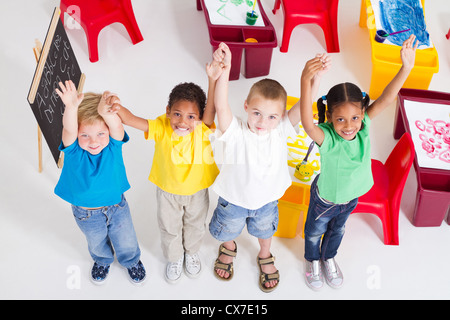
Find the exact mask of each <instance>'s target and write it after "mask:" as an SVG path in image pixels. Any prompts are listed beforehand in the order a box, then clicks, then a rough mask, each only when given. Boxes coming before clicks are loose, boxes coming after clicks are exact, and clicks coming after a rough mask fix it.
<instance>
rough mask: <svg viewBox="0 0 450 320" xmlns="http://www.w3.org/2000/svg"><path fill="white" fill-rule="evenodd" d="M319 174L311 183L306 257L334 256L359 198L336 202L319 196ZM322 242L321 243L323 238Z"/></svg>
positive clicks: (306, 224) (312, 258) (309, 259)
mask: <svg viewBox="0 0 450 320" xmlns="http://www.w3.org/2000/svg"><path fill="white" fill-rule="evenodd" d="M318 178H319V176H317V177H316V178H315V179H314V181H313V183H312V184H311V195H310V200H309V207H308V216H307V218H306V223H305V259H306V260H308V261H313V260H319V259H323V260H327V259H331V258H334V257H335V256H336V254H337V250H338V248H339V246H340V244H341V241H342V238H343V237H344V232H345V222H346V221H347V219H348V217H349V216H350V214H351V213H352V211H353V209H355V207H356V205H357V204H358V198H356V199H353V200H351V201H349V202H348V203H343V204H335V203H332V202H329V201H326V200H323V199H322V198H320V197H319V193H318V189H317V179H318ZM322 235H323V239H322V244H321V241H320V240H321V238H322Z"/></svg>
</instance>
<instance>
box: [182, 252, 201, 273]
mask: <svg viewBox="0 0 450 320" xmlns="http://www.w3.org/2000/svg"><path fill="white" fill-rule="evenodd" d="M184 269H185V271H186V275H187V276H188V277H189V278H197V277H198V276H199V274H200V271H202V263H201V261H200V257H199V256H198V253H194V254H193V255H190V254H187V253H185V254H184Z"/></svg>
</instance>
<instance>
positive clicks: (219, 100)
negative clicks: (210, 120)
mask: <svg viewBox="0 0 450 320" xmlns="http://www.w3.org/2000/svg"><path fill="white" fill-rule="evenodd" d="M213 56H214V60H216V61H221V66H222V73H221V74H220V76H219V78H218V79H217V82H216V90H215V93H214V105H215V107H216V112H217V122H218V128H219V130H220V131H221V132H222V133H224V132H225V131H226V130H227V129H228V127H229V126H230V123H231V121H232V120H233V114H232V112H231V108H230V105H229V104H228V82H229V78H230V70H231V51H230V49H229V48H228V46H227V45H226V44H225V43H223V42H222V43H220V45H219V48H218V49H217V50H216V51H215V52H214V55H213Z"/></svg>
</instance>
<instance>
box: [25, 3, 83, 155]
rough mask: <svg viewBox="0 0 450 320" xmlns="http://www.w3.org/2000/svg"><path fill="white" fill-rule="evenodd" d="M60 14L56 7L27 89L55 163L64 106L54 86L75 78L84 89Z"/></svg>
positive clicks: (76, 84) (56, 86) (78, 86)
mask: <svg viewBox="0 0 450 320" xmlns="http://www.w3.org/2000/svg"><path fill="white" fill-rule="evenodd" d="M59 16H60V10H59V8H55V10H54V12H53V16H52V20H51V22H50V26H49V28H48V31H47V36H46V38H45V42H44V46H43V48H42V52H41V55H40V58H39V61H38V64H37V67H36V71H35V73H34V77H33V81H32V83H31V87H30V91H29V93H28V103H29V104H30V106H31V109H32V111H33V114H34V116H35V117H36V120H37V122H38V125H39V127H40V128H41V130H42V134H43V135H44V138H45V141H46V142H47V145H48V146H49V148H50V151H51V153H52V155H53V158H54V159H55V162H56V163H58V160H59V157H60V151H59V150H58V147H59V145H60V143H61V139H62V116H63V114H64V108H65V107H64V103H63V102H62V101H61V99H60V98H59V96H58V95H57V94H56V92H55V88H59V86H58V83H59V82H60V81H61V82H64V81H66V80H72V81H73V82H74V84H75V86H76V87H77V88H78V91H81V90H82V87H83V84H84V74H82V73H81V70H80V67H79V65H78V62H77V60H76V58H75V54H74V52H73V50H72V46H71V44H70V41H69V39H68V37H67V34H66V31H65V30H64V25H63V23H62V22H61V19H60V18H59Z"/></svg>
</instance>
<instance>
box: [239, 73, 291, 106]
mask: <svg viewBox="0 0 450 320" xmlns="http://www.w3.org/2000/svg"><path fill="white" fill-rule="evenodd" d="M257 94H259V95H261V96H262V97H263V98H265V99H269V100H279V101H280V102H282V104H283V106H286V103H287V93H286V90H285V89H284V88H283V86H282V85H281V84H280V83H279V82H278V81H276V80H272V79H262V80H260V81H258V82H256V83H254V84H253V86H252V87H251V88H250V92H249V93H248V96H247V102H250V100H251V98H253V96H255V95H257Z"/></svg>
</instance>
